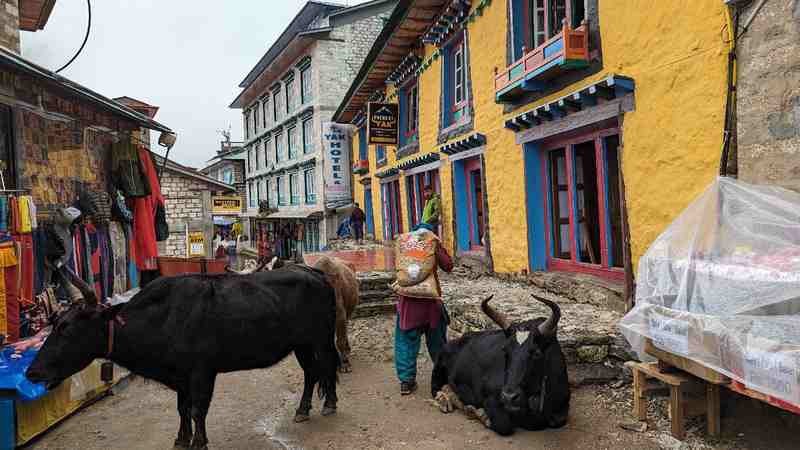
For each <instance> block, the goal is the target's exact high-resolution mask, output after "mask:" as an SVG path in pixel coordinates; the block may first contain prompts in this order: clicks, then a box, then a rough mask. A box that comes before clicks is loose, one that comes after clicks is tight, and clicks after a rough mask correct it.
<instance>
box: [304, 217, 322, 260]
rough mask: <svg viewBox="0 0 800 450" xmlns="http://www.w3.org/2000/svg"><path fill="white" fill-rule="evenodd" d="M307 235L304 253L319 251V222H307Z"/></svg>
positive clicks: (305, 236) (305, 234) (305, 235)
mask: <svg viewBox="0 0 800 450" xmlns="http://www.w3.org/2000/svg"><path fill="white" fill-rule="evenodd" d="M304 231H305V233H304V234H303V251H305V252H308V253H310V252H318V251H319V222H317V221H313V220H309V221H307V222H305V229H304Z"/></svg>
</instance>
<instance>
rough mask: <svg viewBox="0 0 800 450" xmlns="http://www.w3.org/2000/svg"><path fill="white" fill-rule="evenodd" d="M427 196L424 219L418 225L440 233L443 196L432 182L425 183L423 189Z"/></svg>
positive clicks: (423, 212) (423, 193)
mask: <svg viewBox="0 0 800 450" xmlns="http://www.w3.org/2000/svg"><path fill="white" fill-rule="evenodd" d="M422 195H423V197H424V198H425V208H424V209H423V210H422V221H421V222H420V223H419V225H417V227H418V228H419V227H422V228H425V229H427V230H430V231H432V232H434V233H436V234H438V230H439V221H440V218H441V214H442V198H441V197H440V196H439V194H437V193H436V191H434V190H433V187H432V186H431V185H430V184H427V185H425V187H424V188H423V190H422Z"/></svg>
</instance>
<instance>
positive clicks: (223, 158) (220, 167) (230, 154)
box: [200, 141, 247, 212]
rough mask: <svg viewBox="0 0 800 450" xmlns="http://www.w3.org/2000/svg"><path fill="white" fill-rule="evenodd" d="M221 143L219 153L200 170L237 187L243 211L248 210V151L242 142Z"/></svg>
mask: <svg viewBox="0 0 800 450" xmlns="http://www.w3.org/2000/svg"><path fill="white" fill-rule="evenodd" d="M219 144H220V149H219V150H218V151H217V155H216V156H214V157H213V158H211V159H210V160H209V161H208V164H207V165H206V166H205V167H204V168H202V169H200V172H202V173H203V174H204V175H206V176H208V177H210V178H213V179H215V180H217V181H221V182H223V183H225V184H230V185H232V186H233V187H235V188H236V195H237V196H238V197H239V198H240V199H241V201H242V212H246V211H247V206H246V204H245V200H246V186H247V181H246V179H245V161H246V160H247V152H246V151H245V149H244V146H243V145H242V143H241V142H231V141H222V142H220V143H219Z"/></svg>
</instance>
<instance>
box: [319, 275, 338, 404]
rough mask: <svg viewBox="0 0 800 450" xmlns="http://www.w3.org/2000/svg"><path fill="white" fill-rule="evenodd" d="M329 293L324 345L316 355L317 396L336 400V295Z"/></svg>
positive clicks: (332, 292) (331, 290) (331, 291)
mask: <svg viewBox="0 0 800 450" xmlns="http://www.w3.org/2000/svg"><path fill="white" fill-rule="evenodd" d="M329 291H330V296H329V299H330V305H331V309H330V314H329V315H328V320H326V321H325V332H324V339H325V340H324V344H323V345H322V346H321V347H320V351H319V353H318V355H317V363H318V364H319V366H318V367H319V369H320V370H319V392H318V393H319V396H320V398H322V397H325V398H336V384H337V383H338V382H339V368H340V367H341V365H342V359H341V358H340V357H339V352H338V351H337V350H336V295H335V293H334V291H333V289H329Z"/></svg>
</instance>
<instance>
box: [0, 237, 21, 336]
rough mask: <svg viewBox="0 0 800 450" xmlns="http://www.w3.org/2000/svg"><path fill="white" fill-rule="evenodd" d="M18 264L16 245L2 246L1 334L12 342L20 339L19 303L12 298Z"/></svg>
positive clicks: (3, 244) (0, 254)
mask: <svg viewBox="0 0 800 450" xmlns="http://www.w3.org/2000/svg"><path fill="white" fill-rule="evenodd" d="M17 264H18V260H17V254H16V250H15V245H14V243H13V242H3V243H2V244H0V272H1V273H0V334H2V335H3V336H8V337H9V340H10V341H15V340H17V339H19V303H18V302H17V301H16V298H14V299H13V301H12V298H11V297H12V293H13V292H14V291H15V290H16V285H15V284H14V282H15V281H16V277H17V273H16V272H17V270H16V268H17ZM9 281H10V282H11V284H9Z"/></svg>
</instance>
